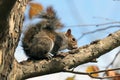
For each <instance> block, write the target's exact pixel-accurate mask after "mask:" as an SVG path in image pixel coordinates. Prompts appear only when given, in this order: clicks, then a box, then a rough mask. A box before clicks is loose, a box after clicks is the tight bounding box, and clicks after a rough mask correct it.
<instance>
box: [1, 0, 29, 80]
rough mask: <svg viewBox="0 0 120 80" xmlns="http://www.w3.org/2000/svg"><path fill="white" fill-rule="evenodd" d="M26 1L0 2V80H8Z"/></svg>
mask: <svg viewBox="0 0 120 80" xmlns="http://www.w3.org/2000/svg"><path fill="white" fill-rule="evenodd" d="M27 1H28V0H12V1H11V0H1V1H0V79H2V80H8V75H9V74H10V72H11V70H12V66H13V61H14V52H15V48H16V46H17V44H18V40H19V36H20V33H21V28H22V23H23V15H24V11H25V7H26V4H27Z"/></svg>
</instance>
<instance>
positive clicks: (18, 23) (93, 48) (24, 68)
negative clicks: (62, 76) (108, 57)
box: [0, 0, 120, 80]
mask: <svg viewBox="0 0 120 80" xmlns="http://www.w3.org/2000/svg"><path fill="white" fill-rule="evenodd" d="M27 2H28V0H12V1H11V0H1V1H0V79H1V80H21V79H26V78H30V77H33V76H39V75H44V74H50V73H55V72H60V71H63V70H64V69H69V68H72V67H76V66H78V65H80V64H83V63H87V62H90V61H91V60H93V59H94V58H97V57H99V56H101V55H103V54H105V53H106V52H109V51H110V50H112V49H114V48H116V47H118V46H119V44H120V31H117V32H116V33H114V34H111V35H109V36H108V37H106V38H104V39H102V40H98V41H94V42H93V43H91V44H89V45H86V46H83V47H80V48H78V49H75V50H72V51H69V52H67V53H66V55H62V56H63V57H55V58H53V59H51V60H45V59H44V60H40V61H24V62H22V63H18V62H17V61H16V60H15V58H14V52H15V48H16V46H17V44H18V41H19V36H20V33H21V28H22V23H23V19H24V17H23V14H24V11H25V7H26V4H27ZM56 65H57V66H56Z"/></svg>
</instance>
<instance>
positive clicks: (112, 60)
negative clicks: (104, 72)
mask: <svg viewBox="0 0 120 80" xmlns="http://www.w3.org/2000/svg"><path fill="white" fill-rule="evenodd" d="M119 53H120V50H119V51H118V52H117V54H116V55H115V57H114V59H113V60H112V62H111V63H110V64H109V65H108V66H107V67H106V69H108V68H109V67H110V66H111V65H113V63H114V62H115V60H116V58H117V56H118V54H119Z"/></svg>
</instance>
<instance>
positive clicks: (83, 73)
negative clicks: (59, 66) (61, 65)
mask: <svg viewBox="0 0 120 80" xmlns="http://www.w3.org/2000/svg"><path fill="white" fill-rule="evenodd" d="M115 70H120V68H116V69H109V70H100V71H94V72H89V73H88V72H78V71H73V70H64V72H70V73H74V74H82V75H88V76H89V77H91V78H95V79H106V78H115V77H120V75H116V76H105V77H95V76H92V74H97V73H102V72H105V73H106V72H108V71H115Z"/></svg>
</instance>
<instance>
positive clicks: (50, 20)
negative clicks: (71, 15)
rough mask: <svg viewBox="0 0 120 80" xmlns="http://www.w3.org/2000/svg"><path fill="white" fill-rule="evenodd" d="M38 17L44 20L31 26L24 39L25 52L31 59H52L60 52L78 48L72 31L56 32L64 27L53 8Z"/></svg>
mask: <svg viewBox="0 0 120 80" xmlns="http://www.w3.org/2000/svg"><path fill="white" fill-rule="evenodd" d="M37 17H38V18H42V19H43V20H42V21H40V22H39V23H38V24H36V25H29V26H30V27H29V28H28V29H27V30H26V31H25V33H24V37H23V39H22V47H23V50H24V52H25V54H26V55H27V56H28V57H29V58H30V59H33V60H40V59H46V58H48V59H51V58H52V57H53V56H56V55H57V53H58V51H60V50H64V49H69V50H72V49H76V48H77V41H76V39H75V38H74V37H73V35H72V34H71V29H68V30H67V31H66V32H57V31H56V29H58V28H61V27H62V25H61V23H60V21H59V19H58V18H57V16H56V13H55V12H54V10H53V8H52V7H48V8H47V9H46V11H45V13H44V14H38V15H37Z"/></svg>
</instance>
